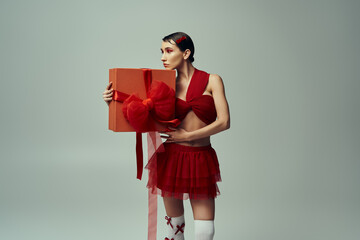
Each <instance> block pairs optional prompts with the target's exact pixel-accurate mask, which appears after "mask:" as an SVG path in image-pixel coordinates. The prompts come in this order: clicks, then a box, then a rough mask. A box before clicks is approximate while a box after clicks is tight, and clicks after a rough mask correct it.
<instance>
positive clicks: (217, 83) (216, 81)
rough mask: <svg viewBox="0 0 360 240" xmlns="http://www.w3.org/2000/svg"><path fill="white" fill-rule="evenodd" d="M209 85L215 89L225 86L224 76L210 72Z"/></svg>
mask: <svg viewBox="0 0 360 240" xmlns="http://www.w3.org/2000/svg"><path fill="white" fill-rule="evenodd" d="M209 87H210V88H211V90H212V91H213V90H214V89H222V88H224V83H223V80H222V78H221V77H220V76H219V75H218V74H212V73H211V74H210V76H209Z"/></svg>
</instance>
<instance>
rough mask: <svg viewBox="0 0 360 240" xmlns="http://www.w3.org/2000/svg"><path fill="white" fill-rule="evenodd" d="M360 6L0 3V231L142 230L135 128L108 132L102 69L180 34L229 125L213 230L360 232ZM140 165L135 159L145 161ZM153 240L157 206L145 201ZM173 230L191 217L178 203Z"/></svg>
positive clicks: (334, 239)
mask: <svg viewBox="0 0 360 240" xmlns="http://www.w3.org/2000/svg"><path fill="white" fill-rule="evenodd" d="M359 11H360V3H359V1H351V0H347V1H344V0H336V1H335V0H328V1H325V0H324V1H319V0H311V1H307V0H305V1H304V0H303V1H301V0H298V1H294V0H289V1H285V0H274V1H272V0H262V1H260V0H259V1H253V0H248V1H142V2H139V1H106V0H105V1H85V0H84V1H77V0H75V1H74V0H73V1H39V0H34V1H16V0H15V1H9V0H8V1H4V0H2V1H1V2H0V34H1V36H0V61H1V62H0V74H1V88H0V99H1V102H0V108H1V109H0V112H1V125H0V130H1V138H0V143H1V153H0V157H1V160H0V239H4V240H32V239H34V240H35V239H36V240H85V239H86V240H104V239H105V240H115V239H135V240H137V239H146V236H147V235H146V234H147V190H146V182H147V177H148V175H147V172H144V177H143V180H142V181H139V180H137V179H136V165H135V152H134V149H135V134H134V133H114V132H112V131H109V130H108V129H107V128H108V125H107V124H108V122H107V121H108V109H107V105H106V104H105V102H104V101H103V100H102V92H103V91H104V89H105V86H106V84H107V82H108V69H109V68H114V67H135V68H137V67H148V68H158V69H162V68H163V67H162V64H161V61H160V57H161V53H160V45H161V38H162V37H163V36H165V35H167V34H169V33H172V32H175V31H184V32H187V33H188V34H189V35H190V36H191V37H192V38H193V40H194V42H195V46H196V51H195V62H194V65H195V67H197V68H199V69H202V70H205V71H208V72H210V73H217V74H219V75H220V76H221V77H222V78H223V80H224V84H225V88H226V96H227V98H228V101H229V104H230V110H231V128H230V129H229V130H228V131H225V132H222V133H220V134H217V135H215V136H213V137H212V144H213V146H214V148H215V149H216V150H217V153H218V157H219V162H220V169H221V171H222V179H223V181H222V182H221V183H219V188H220V191H221V195H220V196H219V197H218V198H217V199H216V217H215V227H216V229H215V239H251V240H265V239H266V240H290V239H291V240H322V239H324V240H325V239H326V240H340V239H341V240H344V239H346V240H350V239H359V238H360V230H359V226H360V204H359V203H360V191H359V183H360V181H359V180H360V177H359V170H360V163H359V156H360V150H359V147H360V134H359V131H360V128H359V122H360V113H359V109H360V108H359V103H360V97H359V90H360V83H359V77H360V74H359V66H360V64H359V58H360V54H359V53H360V48H359V42H360V30H359V24H360V21H359V20H360V18H359ZM145 161H146V160H145ZM158 214H159V223H158V239H163V237H164V235H163V232H164V230H165V219H164V216H165V210H164V207H163V205H162V199H161V198H159V210H158ZM185 218H186V228H185V229H186V231H185V237H186V239H193V235H194V229H193V218H192V211H191V207H190V204H189V201H186V202H185Z"/></svg>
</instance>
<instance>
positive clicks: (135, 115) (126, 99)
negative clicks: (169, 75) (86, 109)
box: [113, 69, 180, 180]
mask: <svg viewBox="0 0 360 240" xmlns="http://www.w3.org/2000/svg"><path fill="white" fill-rule="evenodd" d="M142 71H143V76H144V84H145V89H146V95H147V97H148V98H147V99H140V98H139V97H138V96H137V94H131V95H129V94H126V93H123V92H119V91H116V90H114V94H113V99H114V100H115V101H119V102H123V106H122V111H123V114H124V117H125V119H126V120H127V121H128V122H129V124H130V125H131V126H132V127H133V128H134V129H135V131H136V163H137V175H136V178H137V179H139V180H141V177H142V172H143V149H142V136H141V133H142V132H149V131H156V128H155V122H159V123H163V124H169V125H170V126H173V127H176V126H178V125H179V123H180V121H179V120H178V119H172V117H173V113H174V111H175V91H174V90H173V89H171V88H170V87H169V86H168V85H166V84H165V83H163V82H160V81H153V80H152V73H151V69H142Z"/></svg>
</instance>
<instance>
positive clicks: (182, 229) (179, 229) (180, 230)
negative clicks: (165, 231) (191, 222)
mask: <svg viewBox="0 0 360 240" xmlns="http://www.w3.org/2000/svg"><path fill="white" fill-rule="evenodd" d="M176 227H177V228H178V230H177V231H176V232H175V235H176V234H178V232H182V233H184V227H185V223H183V224H182V225H181V226H179V225H176Z"/></svg>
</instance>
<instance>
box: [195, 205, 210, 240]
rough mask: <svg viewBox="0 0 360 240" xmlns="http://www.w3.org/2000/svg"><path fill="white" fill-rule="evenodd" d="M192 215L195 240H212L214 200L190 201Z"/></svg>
mask: <svg viewBox="0 0 360 240" xmlns="http://www.w3.org/2000/svg"><path fill="white" fill-rule="evenodd" d="M190 203H191V207H192V210H193V215H194V224H195V240H212V239H213V238H214V234H215V227H214V219H215V199H214V198H210V199H205V200H196V199H190Z"/></svg>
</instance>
